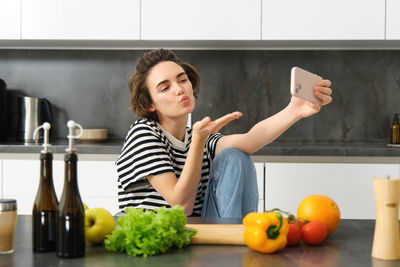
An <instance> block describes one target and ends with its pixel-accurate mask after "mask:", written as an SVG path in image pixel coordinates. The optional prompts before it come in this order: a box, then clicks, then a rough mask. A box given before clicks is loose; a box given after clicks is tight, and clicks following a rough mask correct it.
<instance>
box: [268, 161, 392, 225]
mask: <svg viewBox="0 0 400 267" xmlns="http://www.w3.org/2000/svg"><path fill="white" fill-rule="evenodd" d="M399 166H400V165H399V164H363V163H360V164H359V163H357V164H353V163H266V164H265V209H266V210H269V209H272V208H281V209H283V210H287V211H290V212H291V213H293V214H296V212H297V207H298V205H299V204H300V202H301V201H302V200H303V199H304V198H305V197H306V196H308V195H312V194H322V195H327V196H329V197H330V198H332V199H333V200H334V201H335V202H336V203H337V205H338V206H339V208H340V211H341V217H342V218H343V219H375V217H376V209H375V197H374V192H373V182H372V181H373V178H374V177H381V178H383V177H385V176H387V175H390V176H391V177H393V178H398V177H399V174H400V169H399V168H400V167H399Z"/></svg>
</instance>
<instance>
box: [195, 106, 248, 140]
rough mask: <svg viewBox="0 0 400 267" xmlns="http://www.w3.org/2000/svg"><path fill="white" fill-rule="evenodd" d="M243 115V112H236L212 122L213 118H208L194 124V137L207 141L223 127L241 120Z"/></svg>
mask: <svg viewBox="0 0 400 267" xmlns="http://www.w3.org/2000/svg"><path fill="white" fill-rule="evenodd" d="M242 115H243V114H242V113H241V112H239V111H236V112H232V113H230V114H227V115H225V116H223V117H221V118H219V119H217V120H214V121H211V118H210V117H208V116H207V117H205V118H204V119H202V120H201V121H198V122H196V123H195V124H193V137H199V138H201V139H202V140H203V141H205V140H207V137H208V136H209V135H210V134H213V133H217V132H218V131H219V130H221V129H222V127H224V126H225V125H227V124H228V123H230V122H231V121H233V120H236V119H239V118H240V117H242Z"/></svg>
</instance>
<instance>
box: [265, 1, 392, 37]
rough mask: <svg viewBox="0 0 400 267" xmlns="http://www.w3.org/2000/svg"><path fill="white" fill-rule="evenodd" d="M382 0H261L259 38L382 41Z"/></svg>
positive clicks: (383, 2) (383, 24) (383, 8)
mask: <svg viewBox="0 0 400 267" xmlns="http://www.w3.org/2000/svg"><path fill="white" fill-rule="evenodd" d="M384 31H385V0H352V1H348V0H325V1H320V0H303V1H299V0H280V1H273V0H262V39H263V40H360V39H361V40H363V39H364V40H365V39H370V40H383V39H384V35H385V33H384Z"/></svg>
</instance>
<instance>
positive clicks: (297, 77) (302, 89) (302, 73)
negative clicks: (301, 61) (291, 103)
mask: <svg viewBox="0 0 400 267" xmlns="http://www.w3.org/2000/svg"><path fill="white" fill-rule="evenodd" d="M320 80H322V77H320V76H318V75H316V74H314V73H311V72H309V71H306V70H303V69H302V68H299V67H293V68H292V71H291V75H290V93H291V94H292V96H296V97H299V98H301V99H304V100H308V101H311V102H314V103H317V104H321V103H322V101H321V100H320V99H318V98H316V97H315V96H314V90H313V88H314V86H315V84H316V83H317V82H318V81H320Z"/></svg>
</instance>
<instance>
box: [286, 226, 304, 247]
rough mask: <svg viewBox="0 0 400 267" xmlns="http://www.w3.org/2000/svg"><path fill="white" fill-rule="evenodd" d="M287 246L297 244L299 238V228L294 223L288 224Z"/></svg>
mask: <svg viewBox="0 0 400 267" xmlns="http://www.w3.org/2000/svg"><path fill="white" fill-rule="evenodd" d="M286 238H287V244H288V245H289V246H293V245H296V244H298V243H299V241H300V238H301V228H300V226H298V225H297V224H295V223H290V224H289V233H288V235H287V237H286Z"/></svg>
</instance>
